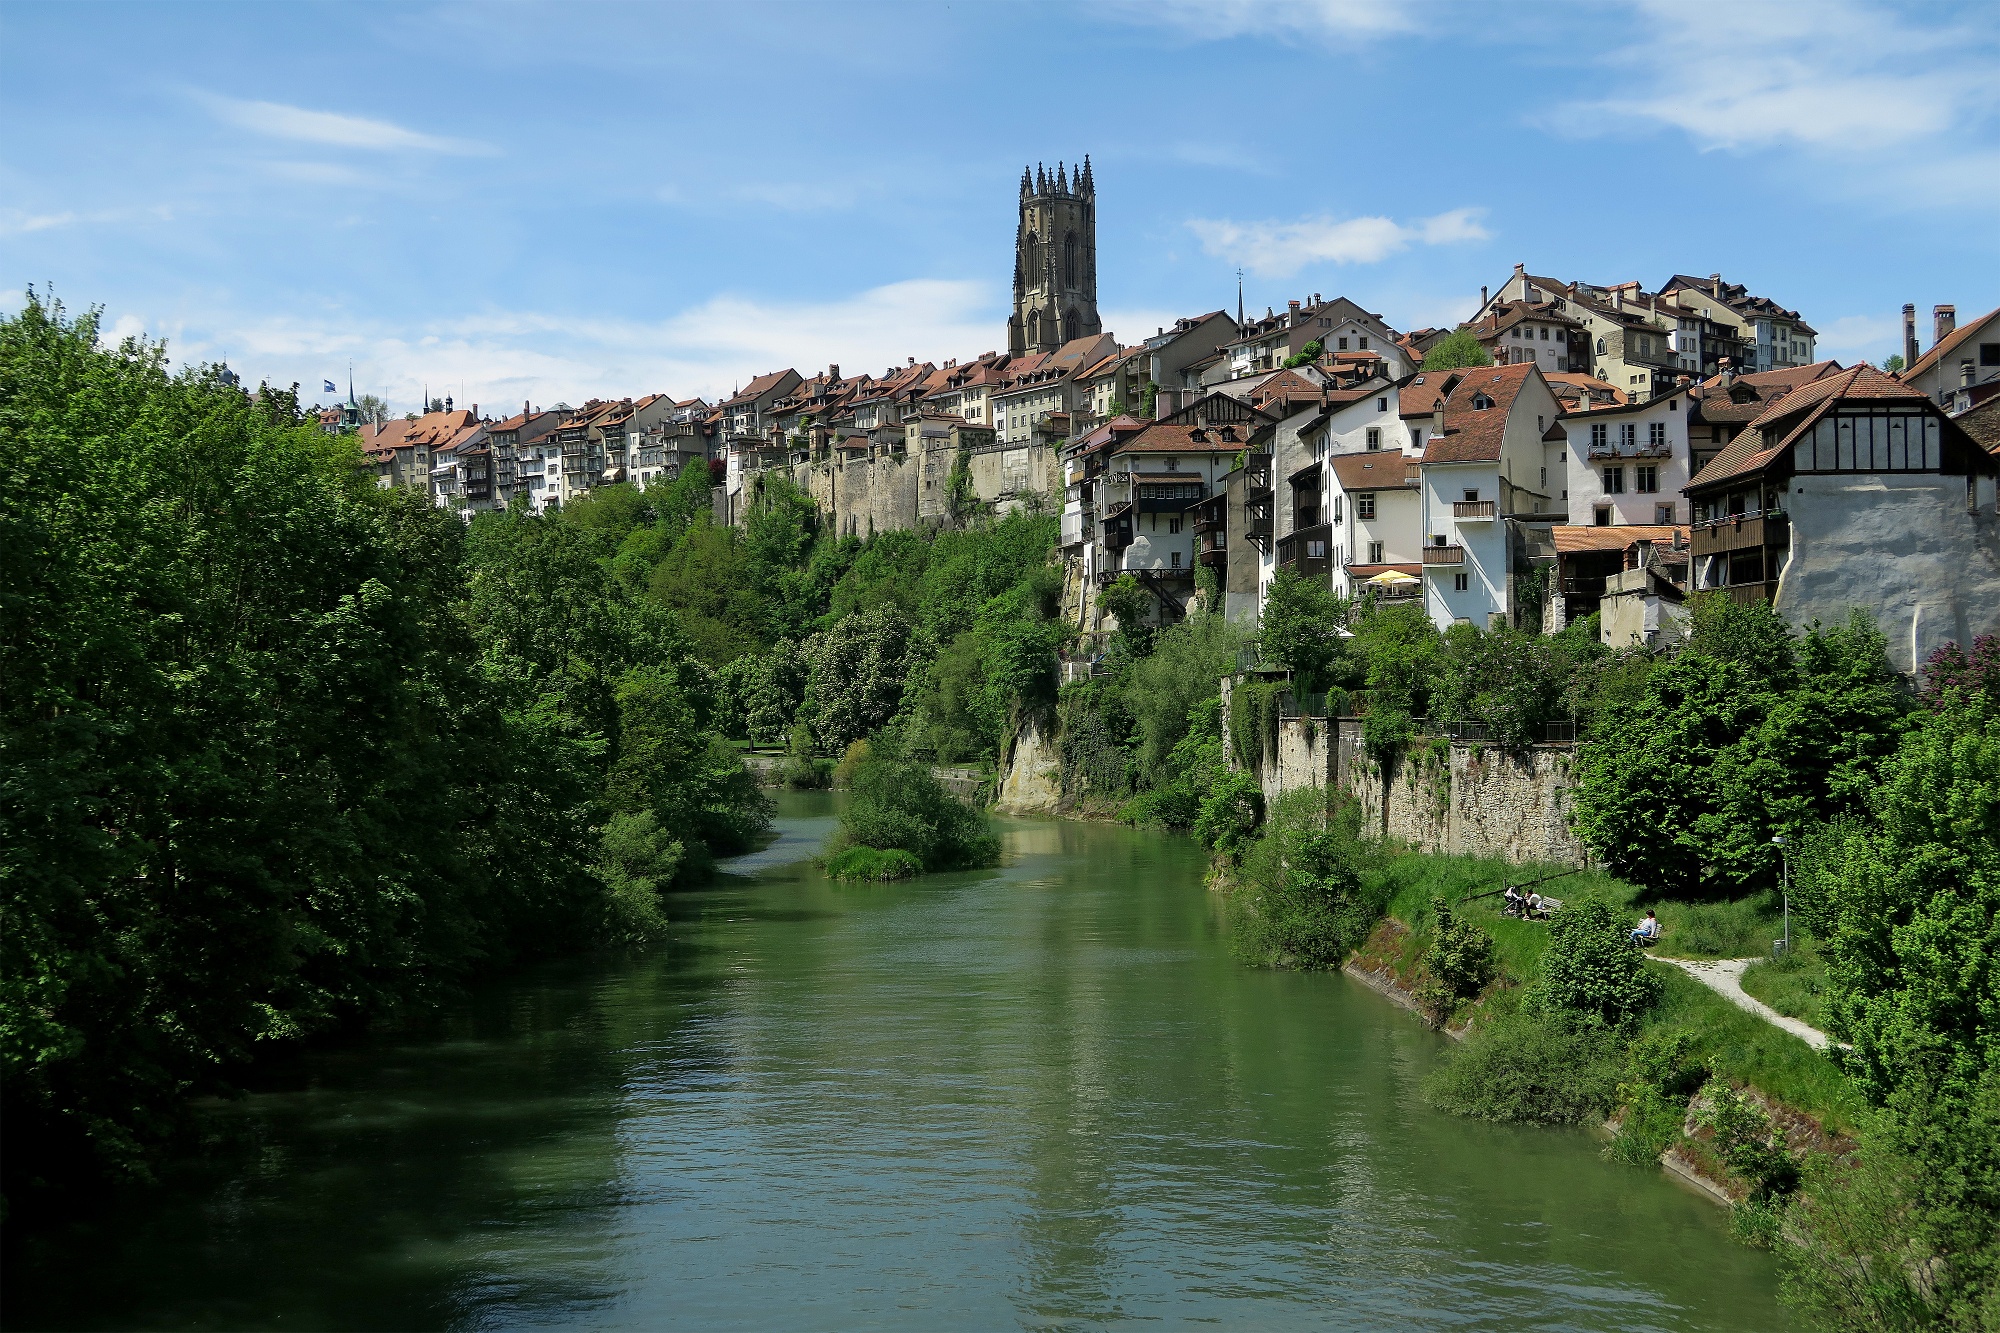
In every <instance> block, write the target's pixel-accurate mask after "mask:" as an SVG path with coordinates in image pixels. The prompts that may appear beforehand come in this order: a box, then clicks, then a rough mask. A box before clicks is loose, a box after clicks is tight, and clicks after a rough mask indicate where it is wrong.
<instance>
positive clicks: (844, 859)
mask: <svg viewBox="0 0 2000 1333" xmlns="http://www.w3.org/2000/svg"><path fill="white" fill-rule="evenodd" d="M826 873H827V874H828V875H829V876H831V877H832V878H834V879H857V880H881V881H886V880H892V879H908V878H910V877H911V876H912V875H921V874H923V873H924V863H923V862H922V861H920V860H918V859H917V858H916V857H915V856H914V855H912V854H911V853H909V852H906V851H903V850H902V849H901V848H896V847H892V848H889V849H888V850H887V851H884V850H882V849H881V848H878V847H845V848H842V849H841V850H840V851H838V852H835V853H834V854H833V855H832V856H830V857H828V858H827V861H826Z"/></svg>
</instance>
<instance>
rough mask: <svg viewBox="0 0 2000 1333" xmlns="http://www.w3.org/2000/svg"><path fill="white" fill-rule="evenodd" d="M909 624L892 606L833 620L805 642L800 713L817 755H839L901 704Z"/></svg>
mask: <svg viewBox="0 0 2000 1333" xmlns="http://www.w3.org/2000/svg"><path fill="white" fill-rule="evenodd" d="M911 650H912V645H911V642H910V622H909V620H908V619H907V618H906V617H905V616H904V615H903V612H902V611H901V610H900V609H899V608H897V607H895V606H893V605H889V606H881V607H877V608H876V609H875V610H872V611H862V612H858V613H856V614H854V615H851V616H848V617H846V618H845V619H843V620H840V621H837V622H836V623H835V624H834V626H833V627H832V628H831V629H827V630H822V631H820V632H819V633H818V634H815V635H813V636H812V637H811V638H810V639H807V640H806V642H805V648H804V654H805V660H806V693H805V702H804V703H803V704H802V705H801V715H802V716H803V717H804V718H805V719H806V721H807V722H808V723H809V724H810V725H811V726H812V733H813V743H814V745H815V746H816V747H817V748H818V749H819V751H820V753H822V754H839V753H841V752H842V751H843V750H845V749H846V748H847V747H848V746H849V745H852V744H853V743H854V742H855V741H858V740H865V739H866V738H867V737H869V736H872V735H874V734H875V733H876V732H877V731H879V730H881V728H882V727H883V726H884V725H886V724H887V723H888V721H889V719H890V718H892V717H894V716H895V715H896V710H897V709H898V708H900V707H901V706H902V702H903V687H904V684H905V682H906V681H907V680H908V679H909V676H910V673H911V669H912V667H913V666H914V665H915V664H914V662H913V661H912V660H911V658H912V651H911Z"/></svg>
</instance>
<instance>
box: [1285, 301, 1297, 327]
mask: <svg viewBox="0 0 2000 1333" xmlns="http://www.w3.org/2000/svg"><path fill="white" fill-rule="evenodd" d="M1285 309H1286V310H1287V311H1289V312H1290V313H1291V316H1292V322H1293V323H1297V322H1298V318H1299V303H1298V302H1297V301H1287V302H1285Z"/></svg>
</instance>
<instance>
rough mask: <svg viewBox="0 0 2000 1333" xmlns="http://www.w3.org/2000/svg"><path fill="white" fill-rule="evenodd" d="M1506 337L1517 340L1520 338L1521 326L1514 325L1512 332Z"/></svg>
mask: <svg viewBox="0 0 2000 1333" xmlns="http://www.w3.org/2000/svg"><path fill="white" fill-rule="evenodd" d="M1507 336H1508V337H1510V338H1519V337H1520V336H1521V326H1520V325H1518V324H1516V325H1515V326H1514V331H1513V332H1512V333H1510V334H1508V335H1507Z"/></svg>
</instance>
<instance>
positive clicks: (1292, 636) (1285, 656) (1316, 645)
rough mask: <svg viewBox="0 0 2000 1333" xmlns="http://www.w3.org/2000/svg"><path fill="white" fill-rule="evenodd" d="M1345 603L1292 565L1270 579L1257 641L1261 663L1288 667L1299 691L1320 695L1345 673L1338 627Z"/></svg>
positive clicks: (1344, 618) (1343, 620)
mask: <svg viewBox="0 0 2000 1333" xmlns="http://www.w3.org/2000/svg"><path fill="white" fill-rule="evenodd" d="M1347 613H1348V603H1347V602H1346V600H1345V599H1343V598H1339V597H1335V596H1334V595H1333V592H1332V590H1331V589H1329V588H1327V587H1326V586H1325V585H1324V584H1321V583H1319V582H1318V581H1316V580H1314V579H1308V578H1306V577H1304V576H1303V575H1301V574H1300V573H1299V572H1298V571H1297V570H1295V569H1292V568H1290V567H1286V568H1283V569H1280V570H1279V571H1278V573H1277V576H1276V577H1275V578H1273V579H1272V580H1271V586H1270V591H1269V595H1268V596H1267V597H1266V599H1265V602H1264V614H1263V623H1262V629H1261V631H1260V632H1259V634H1258V642H1259V644H1260V645H1261V647H1262V650H1263V658H1264V661H1266V662H1268V663H1271V664H1273V665H1276V666H1287V667H1290V668H1291V669H1292V671H1293V673H1294V679H1295V683H1296V685H1297V688H1298V689H1299V690H1300V691H1301V692H1304V693H1309V694H1318V693H1321V692H1323V691H1324V690H1325V689H1326V688H1327V686H1329V685H1332V684H1336V683H1338V682H1339V681H1341V680H1343V679H1344V678H1345V677H1346V675H1347V671H1348V665H1347V662H1346V654H1345V653H1344V651H1343V648H1342V643H1343V640H1342V638H1341V629H1342V628H1343V627H1344V626H1345V625H1346V623H1347Z"/></svg>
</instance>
